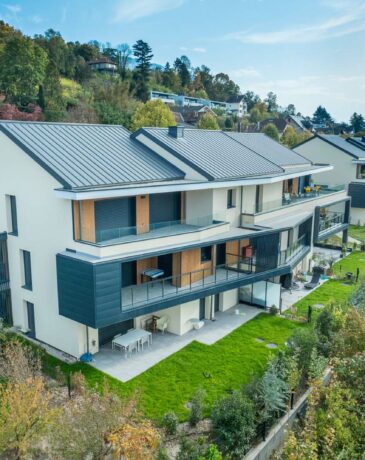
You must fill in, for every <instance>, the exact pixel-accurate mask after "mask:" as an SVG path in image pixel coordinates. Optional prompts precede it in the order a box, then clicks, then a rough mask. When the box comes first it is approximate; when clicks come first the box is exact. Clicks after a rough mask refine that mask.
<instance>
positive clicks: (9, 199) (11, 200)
mask: <svg viewBox="0 0 365 460" xmlns="http://www.w3.org/2000/svg"><path fill="white" fill-rule="evenodd" d="M6 204H7V211H8V228H9V234H10V235H14V236H18V217H17V212H16V198H15V196H14V195H7V196H6Z"/></svg>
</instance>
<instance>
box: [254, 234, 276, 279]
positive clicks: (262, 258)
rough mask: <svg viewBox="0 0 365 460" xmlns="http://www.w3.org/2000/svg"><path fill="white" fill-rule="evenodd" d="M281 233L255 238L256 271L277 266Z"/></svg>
mask: <svg viewBox="0 0 365 460" xmlns="http://www.w3.org/2000/svg"><path fill="white" fill-rule="evenodd" d="M279 236H280V234H279V233H272V234H270V235H265V236H261V237H260V236H259V237H257V238H256V239H255V240H254V245H255V247H256V272H263V271H266V270H271V269H273V268H276V267H277V265H278V254H279Z"/></svg>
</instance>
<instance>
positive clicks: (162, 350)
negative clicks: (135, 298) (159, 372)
mask: <svg viewBox="0 0 365 460" xmlns="http://www.w3.org/2000/svg"><path fill="white" fill-rule="evenodd" d="M237 309H238V310H239V314H238V315H237V314H236V313H235V310H237ZM261 312H262V310H260V309H259V308H255V307H251V306H248V305H244V304H239V305H237V306H235V307H233V308H230V309H229V310H227V311H225V312H216V313H215V316H216V319H215V321H211V320H204V322H205V324H204V326H203V327H202V328H201V329H198V330H192V331H189V332H187V333H186V334H184V335H182V336H178V335H175V334H170V333H165V334H162V333H160V332H158V333H155V334H153V340H152V345H151V346H150V347H149V348H147V347H145V349H144V350H143V351H140V352H138V353H133V355H132V356H129V357H128V358H125V356H124V353H122V352H121V351H118V350H112V347H111V344H107V345H104V346H102V347H101V348H100V351H99V353H97V354H96V355H95V356H94V361H93V362H92V363H90V365H91V366H93V367H95V368H96V369H99V370H100V371H103V372H105V373H107V374H109V375H111V376H112V377H115V378H117V379H119V380H121V381H122V382H127V381H128V380H130V379H132V378H134V377H136V376H137V375H139V374H141V373H142V372H145V371H146V370H147V369H149V368H150V367H152V366H154V365H155V364H157V363H158V362H160V361H162V360H163V359H165V358H167V357H169V356H170V355H172V354H173V353H176V352H177V351H179V350H181V349H182V348H184V347H185V346H186V345H188V344H189V343H191V342H193V341H194V340H196V341H198V342H201V343H204V344H205V345H212V344H213V343H215V342H217V341H218V340H220V339H222V338H223V337H225V336H226V335H228V334H229V333H231V332H232V331H234V330H235V329H237V328H238V327H239V326H241V325H242V324H244V323H246V322H247V321H249V320H250V319H252V318H254V317H255V316H257V315H258V314H259V313H261Z"/></svg>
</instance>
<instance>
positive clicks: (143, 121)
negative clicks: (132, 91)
mask: <svg viewBox="0 0 365 460" xmlns="http://www.w3.org/2000/svg"><path fill="white" fill-rule="evenodd" d="M175 125H176V121H175V118H174V115H173V113H172V112H171V110H170V109H169V108H168V107H167V106H166V105H165V104H164V103H163V102H162V101H161V100H160V99H156V100H155V101H148V102H146V103H145V104H141V105H140V106H139V107H138V108H137V110H136V112H135V114H134V116H133V118H132V130H133V131H135V130H137V129H139V128H142V127H143V126H146V127H147V126H156V127H162V128H166V127H168V126H175Z"/></svg>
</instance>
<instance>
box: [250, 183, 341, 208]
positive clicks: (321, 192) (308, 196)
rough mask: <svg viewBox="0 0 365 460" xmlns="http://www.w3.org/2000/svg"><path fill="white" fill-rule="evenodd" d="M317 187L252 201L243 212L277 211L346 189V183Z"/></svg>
mask: <svg viewBox="0 0 365 460" xmlns="http://www.w3.org/2000/svg"><path fill="white" fill-rule="evenodd" d="M319 187H320V188H319V189H318V188H317V189H316V187H308V189H307V191H305V190H303V192H301V193H299V194H290V193H283V195H282V197H281V198H279V199H276V200H271V201H265V202H264V203H256V204H255V203H252V204H251V205H249V206H246V207H245V208H244V210H243V214H259V213H261V212H269V211H275V210H276V209H280V208H282V207H285V206H291V205H294V204H297V203H303V202H305V201H307V200H313V199H315V198H321V197H324V196H326V195H331V194H332V193H336V192H342V191H344V190H345V186H344V185H336V186H333V187H326V186H324V185H322V186H319Z"/></svg>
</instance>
